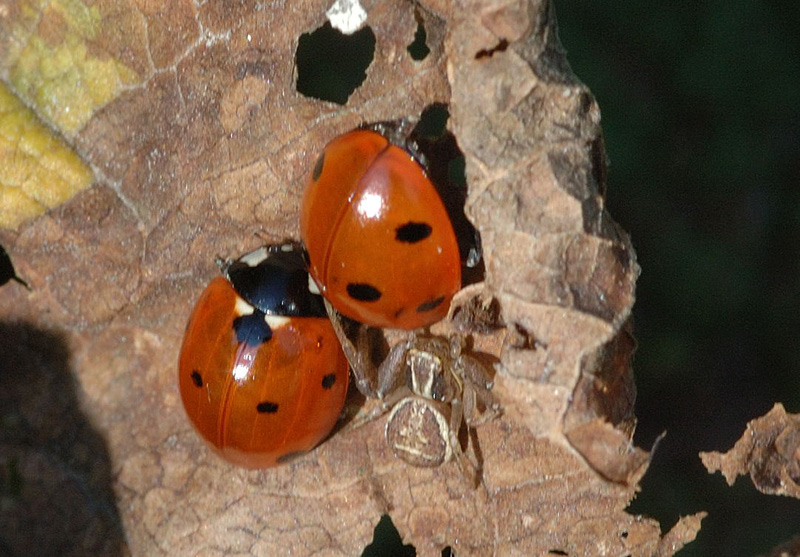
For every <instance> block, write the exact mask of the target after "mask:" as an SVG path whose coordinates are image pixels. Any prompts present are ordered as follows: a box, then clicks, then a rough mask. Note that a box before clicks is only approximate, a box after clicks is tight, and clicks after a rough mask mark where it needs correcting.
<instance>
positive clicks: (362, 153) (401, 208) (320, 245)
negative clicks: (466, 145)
mask: <svg viewBox="0 0 800 557" xmlns="http://www.w3.org/2000/svg"><path fill="white" fill-rule="evenodd" d="M402 127H403V123H401V124H399V125H397V126H396V127H395V128H392V127H391V126H390V125H375V126H373V127H371V128H367V129H358V130H355V131H351V132H349V133H346V134H344V135H341V136H339V137H337V138H335V139H334V140H333V141H331V142H330V143H328V145H327V146H326V147H325V149H324V150H323V152H322V154H321V155H320V157H319V159H318V160H317V163H316V165H315V166H314V169H313V171H312V173H311V177H310V179H309V181H308V184H307V186H306V189H305V193H304V195H303V201H302V208H301V213H300V230H301V234H302V238H303V242H304V244H305V246H306V249H307V250H308V256H309V260H310V268H309V271H310V273H311V276H312V277H313V278H314V280H315V281H316V283H317V284H318V285H319V287H320V291H321V292H322V295H323V296H325V298H326V299H327V300H328V301H329V302H330V303H331V305H332V306H333V307H334V308H335V309H336V310H337V311H338V312H340V313H342V314H343V315H345V316H347V317H349V318H351V319H354V320H356V321H358V322H361V323H364V324H366V325H370V326H374V327H381V328H392V329H416V328H419V327H425V326H428V325H431V324H433V323H435V322H437V321H440V320H441V319H443V318H444V317H445V316H446V315H447V312H448V310H449V307H450V301H451V299H452V298H453V295H454V294H455V293H456V292H457V291H458V290H459V288H461V256H460V252H459V245H458V241H457V238H456V234H455V232H454V229H453V224H452V222H451V220H450V216H449V215H448V211H447V209H446V208H445V205H444V203H443V202H442V198H441V197H440V196H439V192H438V191H437V190H436V187H435V186H434V184H433V183H432V182H431V180H430V179H428V176H427V175H426V172H425V169H424V168H423V166H422V164H421V163H422V162H423V161H422V157H421V156H420V155H418V154H416V153H415V147H414V145H413V143H411V142H409V141H407V140H406V139H404V138H403V137H401V136H402Z"/></svg>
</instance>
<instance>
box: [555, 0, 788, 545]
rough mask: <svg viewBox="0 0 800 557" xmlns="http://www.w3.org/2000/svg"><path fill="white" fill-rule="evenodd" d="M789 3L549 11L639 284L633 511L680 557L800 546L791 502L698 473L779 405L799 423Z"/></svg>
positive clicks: (570, 4)
mask: <svg viewBox="0 0 800 557" xmlns="http://www.w3.org/2000/svg"><path fill="white" fill-rule="evenodd" d="M799 7H800V6H798V5H797V4H796V3H794V2H765V1H737V0H714V1H710V2H708V1H707V2H702V3H694V2H692V3H689V2H685V3H683V2H682V3H676V2H652V1H647V0H633V1H627V2H598V1H597V0H570V1H567V0H557V1H556V8H557V15H558V21H559V28H560V30H559V35H560V37H561V42H562V43H563V45H564V47H565V48H566V49H567V51H568V53H569V56H568V59H569V62H570V64H571V65H572V68H573V70H574V71H575V73H576V74H577V75H578V77H579V78H580V79H581V80H582V81H583V82H584V83H586V84H587V85H588V86H589V87H590V88H591V90H592V93H593V94H594V95H595V97H596V98H597V100H598V102H599V104H600V107H601V110H602V115H603V121H602V123H603V129H604V131H605V136H606V147H607V150H608V154H609V159H610V163H611V164H610V167H609V178H608V207H609V211H610V212H611V214H612V215H613V216H614V218H615V219H616V220H617V221H618V222H619V223H620V224H621V225H622V226H623V227H624V228H625V229H626V230H628V231H629V232H630V234H631V236H632V239H633V244H634V246H635V247H636V250H637V253H638V257H639V262H640V264H641V267H642V276H641V278H640V280H639V283H638V288H637V302H636V307H635V308H634V318H635V324H636V334H637V337H638V340H639V349H638V351H637V354H636V358H635V363H634V366H635V370H636V378H637V379H636V380H637V386H638V389H639V394H638V399H637V415H638V418H639V426H638V430H637V434H636V442H637V444H638V445H640V446H644V447H650V445H651V444H652V442H653V439H654V438H655V437H656V436H657V435H658V434H659V433H661V432H662V431H664V430H666V431H667V436H666V438H665V439H664V441H663V442H662V444H661V445H659V447H658V450H657V451H656V453H655V457H654V460H653V463H652V466H651V467H650V470H649V471H648V473H647V476H646V477H645V479H644V481H643V484H642V492H641V494H640V495H639V497H638V499H637V500H636V501H634V503H633V504H632V505H631V507H630V511H631V512H635V513H641V514H645V515H648V516H651V517H654V518H657V519H658V520H659V521H660V522H661V524H662V528H665V529H668V528H670V527H671V526H672V525H673V524H674V523H675V521H676V520H677V519H678V517H679V516H681V515H686V514H690V513H694V512H696V511H700V510H706V511H708V512H709V516H708V517H707V518H706V519H705V520H704V521H703V526H702V530H701V532H700V534H699V536H698V538H697V541H696V542H694V543H693V544H691V545H689V546H687V547H686V548H685V549H684V550H683V551H682V552H681V553H680V555H682V556H690V555H692V556H693V555H757V554H760V553H766V552H768V551H769V550H770V549H771V548H772V547H773V546H775V545H777V544H779V543H780V542H782V541H786V540H788V539H790V538H792V537H793V536H795V535H800V501H797V500H793V499H790V498H787V497H778V496H768V495H763V494H761V493H759V492H757V491H756V490H755V488H754V487H753V486H752V483H751V482H750V479H749V478H746V477H740V478H739V479H738V481H737V483H736V484H735V485H734V487H732V488H729V487H727V485H726V484H725V481H724V479H723V478H722V475H721V474H714V475H709V474H708V473H707V472H706V471H705V469H704V468H703V466H702V464H701V462H700V459H699V457H698V456H697V453H698V452H699V451H710V450H717V451H727V450H728V449H730V448H731V447H732V446H733V444H734V443H735V442H736V440H737V439H738V438H739V437H740V436H741V434H742V433H743V431H744V429H745V426H746V424H747V422H748V421H749V420H752V419H754V418H757V417H759V416H761V415H763V414H765V413H766V412H768V411H769V409H770V408H771V407H772V405H773V403H774V402H782V403H783V404H784V406H785V407H786V409H787V411H789V412H795V413H796V412H800V343H799V342H798V340H800V10H798V8H799Z"/></svg>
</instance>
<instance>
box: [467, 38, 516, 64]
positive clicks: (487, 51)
mask: <svg viewBox="0 0 800 557" xmlns="http://www.w3.org/2000/svg"><path fill="white" fill-rule="evenodd" d="M507 48H508V41H507V40H506V39H500V42H499V43H497V44H496V45H495V46H493V47H492V48H484V49H482V50H479V51H478V52H476V53H475V59H476V60H480V59H481V58H491V57H492V56H494V53H495V52H503V51H505V49H507Z"/></svg>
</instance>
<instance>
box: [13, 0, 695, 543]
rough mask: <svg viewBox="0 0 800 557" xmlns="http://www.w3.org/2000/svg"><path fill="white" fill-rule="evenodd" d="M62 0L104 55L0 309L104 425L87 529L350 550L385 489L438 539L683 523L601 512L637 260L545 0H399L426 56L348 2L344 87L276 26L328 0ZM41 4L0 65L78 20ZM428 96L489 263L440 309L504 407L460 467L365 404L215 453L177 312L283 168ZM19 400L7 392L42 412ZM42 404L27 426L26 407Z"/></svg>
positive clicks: (265, 227) (148, 539)
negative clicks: (47, 348)
mask: <svg viewBox="0 0 800 557" xmlns="http://www.w3.org/2000/svg"><path fill="white" fill-rule="evenodd" d="M70 5H71V6H72V7H73V8H75V7H76V6H78V7H81V9H83V8H85V14H84V15H85V16H86V17H87V18H88V19H87V20H86V21H89V22H93V21H95V20H96V21H100V22H103V23H105V24H104V25H100V26H96V27H92V28H91V29H94V31H93V32H92V33H88V32H87V33H84V35H82V37H83V39H81V40H83V41H84V42H85V47H86V52H88V53H89V54H90V55H91V56H94V57H95V58H97V59H103V60H108V59H113V61H114V63H115V64H116V65H115V66H114V68H116V69H117V70H118V74H119V75H122V76H124V77H125V79H126V80H127V81H126V82H125V84H124V87H119V88H112V89H110V91H111V93H112V96H111V97H110V98H106V97H103V99H105V101H104V102H102V103H99V104H97V105H92V106H91V107H90V109H91V111H90V113H89V116H88V118H87V119H86V121H85V122H83V123H82V124H81V125H80V126H78V127H77V128H76V129H75V130H74V131H69V130H67V132H68V133H67V136H68V137H69V138H70V139H71V140H72V142H73V144H74V146H75V147H76V149H77V150H78V152H80V153H81V154H82V155H83V156H84V157H85V159H86V160H87V161H88V162H89V163H90V165H91V166H92V168H93V169H94V171H95V175H96V178H97V180H96V181H97V184H96V185H95V186H94V187H93V188H91V189H89V190H87V191H85V192H83V193H81V194H79V195H77V196H76V197H75V198H73V199H72V200H71V201H70V202H69V203H67V204H66V205H63V206H61V207H59V208H57V209H55V210H52V211H50V212H49V213H48V214H47V215H46V216H44V217H41V218H38V219H36V220H32V221H29V222H28V223H26V224H25V225H23V226H22V227H21V228H20V230H19V232H18V233H12V232H9V231H0V242H2V244H3V245H4V246H6V247H7V248H8V250H9V253H10V254H11V256H12V258H13V260H14V264H15V266H16V268H17V271H18V273H19V274H20V276H22V277H24V278H25V280H27V281H28V282H29V284H30V286H31V288H32V291H31V292H30V293H29V292H28V291H26V290H24V289H23V288H21V287H18V285H16V284H10V285H8V286H6V287H5V288H3V289H0V307H1V308H2V309H3V314H4V318H5V319H6V320H8V321H9V323H13V324H14V325H9V326H10V327H12V328H13V329H15V330H16V329H17V328H19V327H24V328H30V330H32V331H34V332H33V333H30V334H28V335H27V336H25V337H24V338H23V339H22V340H20V342H19V343H17V345H16V347H17V349H18V350H19V351H21V352H20V353H21V354H22V355H21V356H20V358H21V359H22V360H26V359H35V358H37V357H38V356H37V354H38V353H39V351H40V349H41V347H40V346H39V344H38V343H37V342H35V341H34V340H32V339H33V338H34V337H35V336H36V333H35V331H40V330H41V331H49V330H56V331H59V333H58V334H60V335H63V337H64V339H65V346H67V347H68V350H69V354H70V356H69V358H65V359H64V362H66V363H64V364H63V365H68V366H69V367H68V370H67V371H65V373H72V374H74V377H75V382H76V385H77V387H76V388H75V392H74V393H73V397H72V399H71V400H74V402H75V404H74V407H73V408H72V409H70V410H69V415H72V414H73V413H75V412H78V413H79V414H78V415H80V416H84V415H85V417H86V418H85V419H86V420H88V422H89V423H91V424H93V425H94V426H95V427H96V428H97V430H98V431H101V432H102V434H103V435H104V436H105V438H106V441H107V449H108V450H107V452H106V451H105V450H103V448H102V447H101V448H98V449H97V450H96V451H95V453H96V457H97V458H100V459H104V458H105V459H107V468H108V472H109V473H108V474H106V476H107V480H108V482H107V484H106V485H105V486H104V487H103V486H100V487H98V488H97V489H96V490H89V491H88V492H87V494H88V495H87V498H88V499H90V501H89V503H94V502H96V501H98V500H101V501H106V500H107V498H108V497H109V494H111V493H112V492H113V493H114V494H115V495H116V507H115V508H113V509H112V511H113V512H110V513H106V514H105V515H103V517H104V518H103V520H100V521H99V522H97V523H96V524H91V528H93V529H91V530H90V531H91V532H92V535H96V534H97V532H98V531H99V532H100V533H101V534H103V533H109V532H111V533H113V532H118V531H119V529H118V524H116V523H115V520H117V521H119V522H121V525H122V529H124V532H125V538H124V541H123V539H122V538H121V537H120V536H116V537H115V536H113V535H108V536H106V537H105V538H103V536H102V535H99V538H100V539H108V540H110V541H109V544H110V545H114V544H116V547H115V548H114V549H113V550H108V548H106V549H107V554H114V553H117V554H118V553H120V552H122V553H124V552H126V551H131V552H132V553H134V554H139V555H162V554H163V555H166V554H173V555H195V554H204V555H211V554H214V555H229V554H252V555H272V554H277V553H284V552H285V551H286V550H287V548H291V549H292V550H293V552H294V553H295V554H299V555H308V554H326V555H340V554H343V555H356V554H358V553H359V552H360V551H361V550H362V549H363V548H364V547H365V546H366V545H367V544H368V543H369V542H370V541H371V539H372V532H373V528H374V526H375V524H376V523H377V521H378V519H379V518H380V516H381V514H384V513H388V514H389V515H391V517H392V519H393V521H394V523H395V524H396V526H397V527H398V530H399V531H400V533H401V535H402V537H403V539H404V540H405V541H406V542H407V543H413V544H414V545H415V546H416V548H417V551H418V552H419V554H420V555H438V554H440V552H441V549H442V548H443V547H444V546H446V545H451V546H452V547H453V548H454V549H455V550H456V552H457V553H458V554H459V555H487V554H504V555H534V554H543V553H546V552H548V551H551V550H552V551H561V552H566V553H569V554H597V553H601V554H607V555H626V554H631V555H653V554H668V553H669V552H670V551H672V550H674V549H677V548H678V547H679V546H680V545H681V544H682V543H685V542H687V541H689V540H690V539H691V538H692V536H693V535H694V533H695V532H696V531H697V529H698V528H699V519H698V520H696V521H695V522H692V521H690V520H687V521H683V522H681V523H679V525H680V528H678V527H677V526H676V529H673V532H675V533H673V532H670V534H668V535H667V536H666V537H665V538H664V540H661V537H660V528H659V526H658V524H657V523H656V522H655V521H653V520H650V519H646V518H641V517H633V516H630V515H628V514H626V513H625V512H624V509H625V507H626V506H627V505H628V503H629V502H630V500H631V499H632V497H633V496H634V493H635V490H636V489H637V482H638V480H639V478H640V477H641V474H642V473H644V470H645V469H646V465H647V458H648V457H647V454H646V453H645V452H643V451H641V450H639V449H634V448H633V447H632V445H631V436H632V432H633V427H634V424H635V421H634V417H633V402H634V399H635V387H634V384H633V378H632V372H631V366H630V356H631V354H632V352H633V350H634V346H635V343H634V341H633V337H632V333H631V330H630V325H629V317H630V311H631V307H632V305H633V300H634V286H635V281H636V278H637V276H638V266H637V264H636V258H635V253H634V251H633V249H632V247H631V245H630V242H629V240H628V237H627V235H626V234H625V233H624V232H623V231H622V230H620V229H619V227H618V226H617V225H616V224H615V223H614V221H613V220H612V219H611V217H610V216H609V215H608V214H607V213H606V211H605V207H604V198H603V195H604V192H605V160H604V152H603V145H602V137H601V130H600V113H599V109H598V106H597V104H596V102H595V100H594V99H593V98H592V96H591V94H590V93H589V91H588V90H587V89H586V87H585V86H584V85H582V84H581V83H580V82H579V81H577V79H576V78H575V77H574V76H573V75H572V74H571V71H570V69H569V66H568V64H567V62H566V59H565V57H564V53H563V51H562V50H561V47H560V45H559V43H558V40H557V37H556V28H555V20H554V17H553V14H552V7H551V6H550V4H549V3H548V2H539V1H535V0H531V1H528V2H525V1H512V0H509V1H505V2H502V3H497V2H477V1H476V2H464V3H450V2H440V1H437V0H432V1H431V2H423V3H421V4H420V6H419V8H418V12H419V14H420V15H421V17H422V20H423V22H424V25H425V28H426V31H427V37H428V41H427V45H428V47H429V48H430V50H431V52H430V54H429V55H428V56H427V57H426V58H425V59H424V60H422V61H415V60H413V59H412V58H411V57H410V56H409V55H408V54H407V52H406V47H407V45H408V44H409V43H410V42H411V41H412V40H413V37H414V33H415V31H416V27H417V20H416V18H415V13H414V6H413V5H412V4H410V3H408V2H405V1H401V0H390V1H387V2H381V3H377V2H365V3H364V7H365V9H366V10H367V12H368V20H367V24H368V25H369V26H370V27H371V29H372V31H373V32H374V33H375V35H376V38H377V42H376V50H375V58H374V60H373V62H372V64H371V65H370V67H369V68H368V70H367V78H366V80H365V81H364V83H363V84H362V85H361V86H360V87H359V88H357V89H356V91H355V92H354V93H353V95H352V96H351V97H350V99H349V100H348V102H347V104H346V105H345V106H339V105H334V104H332V103H327V102H321V101H318V100H315V99H310V98H306V97H304V96H303V95H301V94H299V93H298V92H297V91H296V89H295V82H296V77H297V76H296V69H295V64H294V57H295V47H296V45H297V41H298V37H299V36H300V35H301V34H303V33H308V32H310V31H313V30H314V29H316V28H317V27H319V26H320V25H322V24H323V22H324V21H325V11H326V10H327V8H328V7H329V6H328V5H327V4H326V3H323V2H319V1H310V0H300V1H297V2H293V3H291V6H289V4H286V5H280V6H275V5H272V4H259V5H258V6H256V3H255V2H249V1H247V2H239V3H233V2H223V1H220V0H215V1H209V2H203V3H197V2H189V1H185V2H184V1H181V2H174V3H169V6H167V7H161V4H160V3H152V2H142V1H137V2H126V1H123V0H101V1H99V2H93V3H91V6H83V4H81V3H80V2H78V3H72V4H70ZM59 6H60V4H59V3H51V4H50V5H49V6H48V7H47V8H45V9H46V10H50V11H53V10H54V9H56V8H58V7H59ZM59 9H60V8H59ZM82 13H83V12H82ZM56 15H58V14H50V16H52V17H48V18H47V28H46V29H37V26H36V20H35V18H34V19H31V18H30V13H29V10H16V9H12V10H10V11H9V12H8V15H7V17H5V19H0V26H1V27H2V29H3V30H6V31H8V33H0V40H1V41H5V42H4V43H0V53H4V52H5V53H6V54H0V68H2V71H3V76H4V77H7V76H8V75H10V74H11V73H13V71H15V70H14V68H16V67H17V66H18V61H19V59H20V56H21V54H20V53H21V52H22V51H24V48H22V47H20V45H23V44H25V41H26V40H28V39H32V38H33V36H34V35H35V34H36V33H40V34H42V36H46V37H47V40H48V41H50V43H52V44H55V45H60V44H61V43H60V42H59V41H63V40H65V39H64V37H68V36H70V35H69V33H67V32H66V31H65V29H67V28H66V27H64V26H69V25H72V26H73V27H74V26H75V25H77V24H76V23H75V21H79V22H80V21H83V20H73V19H70V18H65V17H63V14H61V15H62V17H61V19H59V18H58V17H55V16H56ZM92 18H95V19H92ZM70 29H72V27H70ZM110 29H117V30H118V32H111V31H109V30H110ZM62 31H63V32H62ZM73 31H74V30H73ZM73 31H70V32H73ZM3 37H5V38H3ZM9 37H10V38H9ZM50 43H48V44H50ZM3 46H8V48H5V49H4V48H2V47H3ZM123 66H124V68H123ZM18 73H19V72H18ZM15 75H16V74H15ZM47 83H50V82H47ZM101 100H102V99H101ZM434 102H440V103H447V104H448V106H449V110H450V113H451V121H450V129H451V130H452V131H453V133H454V134H455V136H456V138H457V140H458V142H459V146H460V148H461V149H462V151H463V153H464V155H465V158H466V162H467V177H468V181H469V198H468V200H467V205H466V211H467V214H468V215H469V216H470V218H471V219H472V220H473V222H474V223H475V224H476V226H477V228H478V229H479V230H480V232H481V234H482V239H483V248H484V261H485V267H486V275H485V280H484V281H483V282H481V283H479V284H475V285H472V286H470V287H469V288H467V289H465V290H464V291H463V292H462V293H461V294H460V295H459V296H458V297H457V300H456V302H455V305H454V311H453V315H454V317H453V319H452V321H445V322H443V323H441V324H439V325H438V326H437V327H436V332H439V333H442V334H446V333H450V332H454V331H459V332H461V333H462V334H467V335H468V336H469V337H470V341H471V344H470V346H472V347H473V348H474V349H475V350H476V351H478V352H481V353H483V355H485V356H486V357H487V358H488V359H489V360H491V361H492V362H497V363H498V365H497V373H496V376H495V389H494V394H495V397H496V399H497V401H498V402H499V403H500V405H501V407H502V410H503V414H502V415H501V417H499V418H496V419H494V420H491V421H489V422H488V423H486V424H485V425H482V426H479V427H478V428H477V431H476V435H477V440H478V448H479V450H480V453H481V455H482V460H483V473H482V482H481V485H480V486H479V488H478V489H473V488H472V487H471V486H470V485H469V484H468V483H467V482H465V480H464V477H463V476H462V475H461V474H460V472H459V470H458V468H457V467H456V466H455V465H454V464H453V463H450V464H446V465H443V466H441V467H439V468H434V469H417V468H412V467H409V466H408V465H406V464H405V463H404V462H402V461H400V460H398V459H396V458H395V457H394V456H393V455H392V453H391V451H390V450H389V448H388V447H387V446H386V443H385V442H384V438H383V428H384V426H385V419H386V418H385V416H384V417H382V418H379V419H377V420H375V421H373V422H370V423H368V424H366V425H364V426H362V427H353V428H349V429H348V428H345V429H343V430H342V431H340V432H339V433H338V434H336V435H335V436H333V437H332V438H331V439H330V440H329V441H327V442H326V443H324V444H323V445H322V446H321V447H319V448H318V449H317V450H315V451H314V452H312V453H311V454H309V455H308V456H306V457H304V458H301V459H299V460H297V461H296V462H294V463H292V464H290V465H286V466H283V467H279V468H275V469H270V470H264V471H245V470H240V469H236V468H233V467H231V466H228V465H227V464H225V463H224V462H222V461H220V460H219V459H217V458H216V457H215V456H213V455H212V454H211V453H210V452H209V451H208V450H207V449H206V448H205V447H204V446H203V444H202V442H201V441H200V440H199V439H198V438H197V436H196V435H195V434H194V432H193V431H192V429H191V427H190V425H189V423H188V421H187V420H186V419H185V416H184V415H183V410H182V408H181V404H180V397H179V395H178V392H177V386H176V373H177V372H176V363H177V362H176V360H177V352H178V348H179V345H180V341H181V335H182V332H183V328H184V326H185V322H186V319H187V317H188V313H189V311H190V309H191V307H192V304H193V302H194V300H195V298H196V296H197V295H198V294H199V292H200V291H201V289H202V288H203V287H204V285H205V283H206V282H207V281H208V280H209V279H210V278H211V277H213V276H214V275H215V274H216V272H217V271H216V269H215V266H214V263H213V260H214V257H215V256H217V255H222V256H236V255H238V254H241V253H243V252H245V251H246V250H247V249H249V248H253V247H255V246H256V245H258V244H260V243H263V242H264V241H268V240H279V239H283V238H297V237H298V218H297V212H298V206H299V200H300V196H301V193H302V188H303V184H304V180H305V176H306V173H307V172H308V171H309V168H310V166H311V164H312V161H313V160H314V158H315V153H317V152H319V150H320V148H321V147H322V146H323V145H324V144H325V143H326V142H327V141H328V140H329V139H331V138H332V137H333V136H335V135H337V134H338V133H341V132H343V131H346V130H349V129H351V128H353V127H355V126H356V125H358V124H360V123H362V122H373V121H380V120H388V119H393V118H397V117H400V116H406V115H418V114H419V113H420V112H421V111H422V110H423V109H424V108H425V107H426V106H428V105H430V104H431V103H434ZM45 113H46V111H45ZM54 122H55V123H56V125H58V121H57V120H54ZM71 122H73V123H74V121H71ZM256 233H258V236H257V235H256ZM476 300H477V301H476ZM458 315H460V316H461V317H458ZM21 323H25V325H19V324H21ZM44 367H47V365H45V366H44ZM6 377H12V376H11V375H7V376H6ZM35 401H38V399H36V397H32V396H31V395H25V396H22V398H21V399H15V401H14V404H15V405H16V406H15V408H19V409H20V411H19V412H18V413H19V414H20V415H22V416H39V414H38V410H37V408H38V406H37V404H40V402H35ZM31 405H32V406H31ZM59 408H61V407H59ZM60 412H61V414H59V412H56V413H54V414H53V415H50V414H48V415H46V416H43V417H41V418H39V417H37V418H36V419H41V421H40V422H36V423H35V427H34V426H31V427H33V429H34V430H35V431H37V432H38V431H47V430H48V428H52V427H54V426H55V425H56V424H58V423H59V420H61V419H63V413H64V412H67V410H61V411H60ZM84 413H85V414H84ZM60 416H61V417H60ZM21 419H23V421H24V423H26V424H28V423H29V421H27V420H30V419H33V418H21ZM30 423H33V422H30ZM0 441H2V442H3V443H5V442H6V440H5V438H4V439H0ZM26 450H27V451H29V454H28V453H26V455H27V456H23V457H22V458H23V460H24V459H31V461H32V462H33V461H36V459H42V458H45V457H46V456H47V455H48V449H47V446H46V445H44V446H43V445H41V444H37V443H33V444H31V445H30V446H27V447H26ZM7 454H9V453H5V452H4V453H3V455H0V456H5V455H7ZM23 460H20V462H23ZM6 461H8V459H7V458H6ZM24 461H25V462H27V460H24ZM66 466H67V467H69V466H70V464H69V462H67V464H66ZM109 467H110V468H109ZM43 473H44V475H45V477H49V476H48V474H49V473H48V472H46V471H45V472H43ZM26 477H27V476H26ZM111 478H113V479H111ZM50 483H51V484H52V485H53V486H54V487H52V488H51V489H52V492H51V493H49V494H48V496H50V497H52V498H63V497H64V496H66V493H67V492H66V491H65V489H66V488H61V487H60V486H61V485H62V484H63V485H66V483H65V482H59V480H58V478H57V477H56V479H55V480H53V481H51V482H50ZM23 500H24V499H23ZM75 504H82V501H76V502H75ZM112 506H113V505H112ZM89 508H90V509H94V508H96V507H94V506H91V505H89ZM117 509H118V510H117ZM4 512H5V511H3V510H0V518H4V517H7V515H6V514H3V513H4ZM0 524H2V523H0ZM70 524H72V523H70ZM87 528H88V527H87ZM115 528H116V529H115ZM71 532H72V533H71V535H72V536H73V537H76V538H79V539H81V540H84V541H81V542H80V543H83V544H84V546H85V547H91V548H92V549H97V546H96V545H91V544H90V543H89V542H90V541H91V540H93V539H95V538H92V537H91V536H89V535H88V534H86V535H84V536H83V537H81V532H80V528H79V527H74V528H73V529H72V531H71ZM86 540H88V541H86ZM76 543H77V542H76ZM98 552H99V550H98ZM98 552H95V553H96V554H97V553H98Z"/></svg>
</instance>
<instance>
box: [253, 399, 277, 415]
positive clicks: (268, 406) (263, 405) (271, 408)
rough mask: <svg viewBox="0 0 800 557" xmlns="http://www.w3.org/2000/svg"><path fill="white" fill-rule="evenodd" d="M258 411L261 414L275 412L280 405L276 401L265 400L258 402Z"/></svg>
mask: <svg viewBox="0 0 800 557" xmlns="http://www.w3.org/2000/svg"><path fill="white" fill-rule="evenodd" d="M256 411H257V412H258V413H259V414H274V413H275V412H277V411H278V405H277V403H275V402H268V401H266V400H265V401H264V402H259V403H258V404H256Z"/></svg>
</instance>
